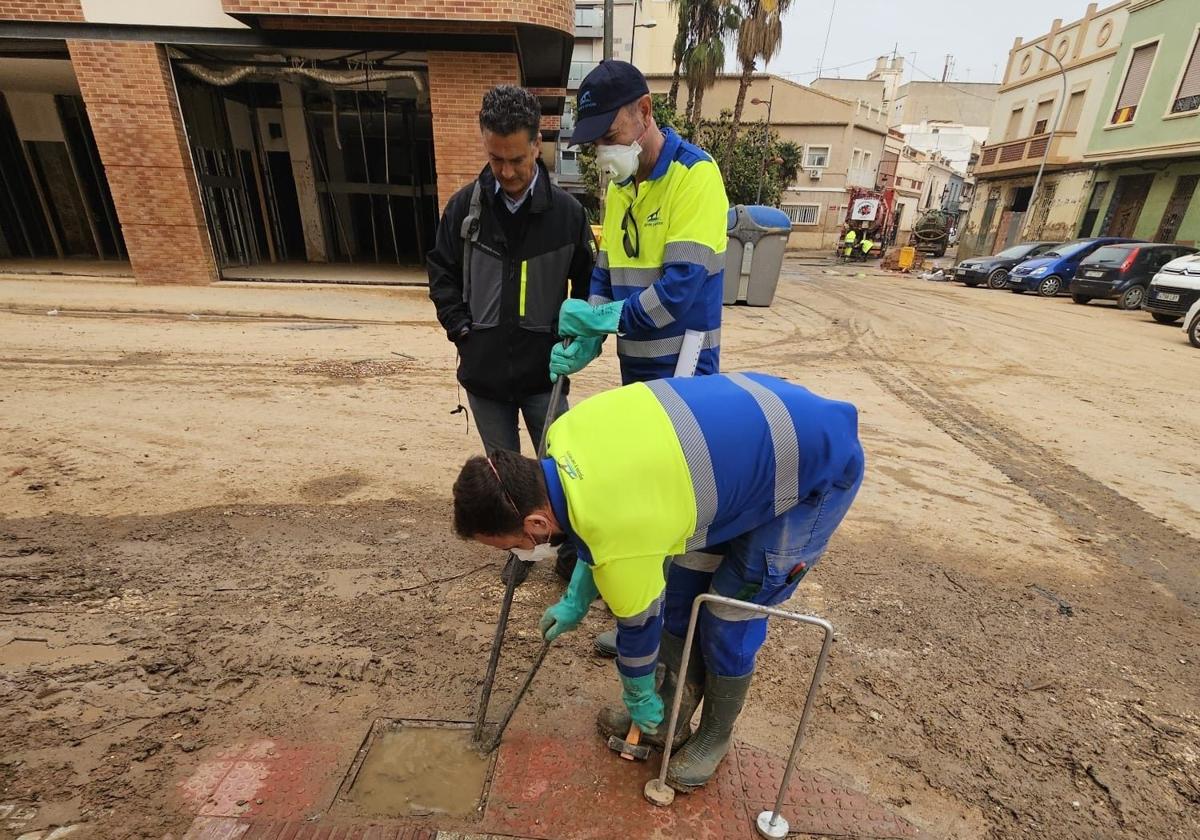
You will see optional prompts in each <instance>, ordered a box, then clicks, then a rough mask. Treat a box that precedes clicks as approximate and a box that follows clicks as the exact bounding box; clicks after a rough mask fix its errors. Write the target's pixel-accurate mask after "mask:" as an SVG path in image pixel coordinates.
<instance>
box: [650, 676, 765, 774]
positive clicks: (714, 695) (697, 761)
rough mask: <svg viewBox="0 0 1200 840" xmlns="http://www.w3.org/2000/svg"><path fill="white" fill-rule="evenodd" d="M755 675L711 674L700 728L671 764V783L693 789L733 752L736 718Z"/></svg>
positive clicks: (673, 758) (672, 759) (669, 769)
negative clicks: (732, 742)
mask: <svg viewBox="0 0 1200 840" xmlns="http://www.w3.org/2000/svg"><path fill="white" fill-rule="evenodd" d="M753 676H754V674H753V672H751V673H749V674H747V675H746V676H744V677H718V676H717V675H716V674H709V675H708V676H707V677H706V678H705V681H704V709H703V711H701V712H700V728H699V729H697V730H696V734H695V735H693V736H692V737H691V738H690V739H688V742H687V743H686V744H685V745H684V747H683V749H682V750H680V751H679V752H678V753H676V754H675V755H673V756H671V763H670V764H668V765H667V784H669V785H670V786H671V787H673V788H675V790H677V791H680V792H682V793H690V792H691V791H693V790H695V789H696V788H698V787H701V786H702V785H703V784H704V783H705V782H707V781H708V780H709V779H711V778H712V775H713V773H715V772H717V765H718V764H720V763H721V759H723V758H724V757H725V753H727V752H729V745H730V743H731V741H732V739H733V722H734V721H735V720H737V718H738V715H739V714H741V712H742V706H743V704H745V702H746V691H747V690H748V689H749V688H750V679H751V678H752V677H753Z"/></svg>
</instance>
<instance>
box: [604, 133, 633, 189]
mask: <svg viewBox="0 0 1200 840" xmlns="http://www.w3.org/2000/svg"><path fill="white" fill-rule="evenodd" d="M641 153H642V144H641V143H639V142H638V141H636V140H634V141H633V142H632V143H630V144H629V145H628V146H615V145H613V146H597V147H596V165H597V166H599V167H600V171H601V172H604V173H605V174H607V175H608V177H610V178H612V179H613V180H614V181H616V182H617V183H618V184H624V183H625V182H626V181H628V180H629V179H630V178H632V177H633V176H634V175H635V174H636V173H637V170H638V156H639V155H641Z"/></svg>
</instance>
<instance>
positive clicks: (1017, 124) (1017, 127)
mask: <svg viewBox="0 0 1200 840" xmlns="http://www.w3.org/2000/svg"><path fill="white" fill-rule="evenodd" d="M1024 116H1025V107H1024V106H1021V107H1020V108H1013V109H1012V113H1011V114H1009V115H1008V130H1007V131H1005V132H1004V139H1005V140H1014V139H1016V137H1017V136H1018V134H1020V132H1021V120H1022V119H1023V118H1024Z"/></svg>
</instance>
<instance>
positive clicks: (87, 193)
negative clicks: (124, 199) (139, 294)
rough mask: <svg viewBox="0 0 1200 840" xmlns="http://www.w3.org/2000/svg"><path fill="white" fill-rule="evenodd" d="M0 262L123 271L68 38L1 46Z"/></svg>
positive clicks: (116, 227) (120, 244) (121, 248)
mask: <svg viewBox="0 0 1200 840" xmlns="http://www.w3.org/2000/svg"><path fill="white" fill-rule="evenodd" d="M0 268H2V269H3V270H10V271H18V272H20V271H37V272H45V271H49V272H69V273H76V274H127V273H128V271H129V265H128V262H127V258H126V252H125V243H124V241H123V240H122V238H121V227H120V224H119V223H118V221H117V214H116V210H115V208H114V207H113V199H112V195H111V193H110V192H109V188H108V182H107V180H106V179H105V177H104V167H103V165H102V164H101V160H100V154H99V152H98V150H97V147H96V139H95V137H94V135H93V134H92V127H91V125H90V123H89V121H88V117H87V112H86V110H85V108H84V104H83V99H82V97H81V96H80V91H79V84H78V82H77V80H76V78H75V74H74V72H73V69H72V66H71V61H70V59H69V57H68V55H67V49H66V45H65V44H63V43H61V42H58V43H52V42H42V43H26V44H21V43H17V42H13V41H7V40H6V41H4V42H3V44H2V45H0Z"/></svg>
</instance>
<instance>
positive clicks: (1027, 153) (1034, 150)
mask: <svg viewBox="0 0 1200 840" xmlns="http://www.w3.org/2000/svg"><path fill="white" fill-rule="evenodd" d="M1074 139H1075V132H1074V131H1059V132H1055V134H1054V141H1053V143H1051V141H1050V135H1049V134H1035V135H1033V136H1032V137H1023V138H1021V139H1020V140H1009V141H1008V142H1006V143H997V144H995V145H991V146H984V147H983V153H982V154H981V155H980V158H979V166H978V168H977V169H976V171H977V172H980V173H988V172H1005V171H1008V170H1016V169H1026V168H1030V167H1034V166H1037V165H1038V164H1039V163H1041V162H1042V157H1043V156H1045V157H1046V163H1048V164H1062V163H1067V162H1068V161H1069V160H1070V157H1071V156H1070V155H1068V154H1066V153H1065V152H1064V148H1063V147H1064V146H1065V145H1066V144H1067V143H1069V142H1071V141H1073V140H1074ZM1047 148H1049V149H1050V154H1049V155H1046V149H1047Z"/></svg>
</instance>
